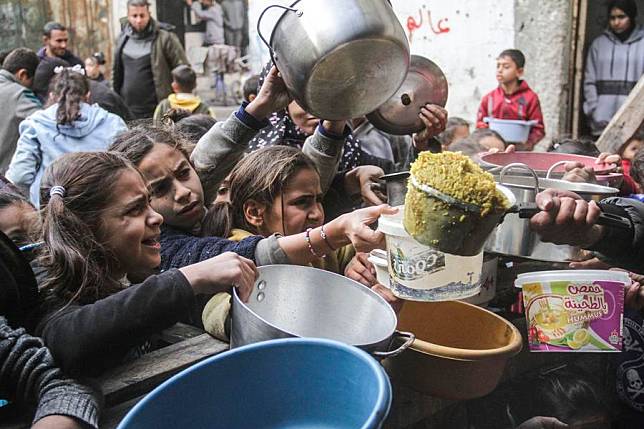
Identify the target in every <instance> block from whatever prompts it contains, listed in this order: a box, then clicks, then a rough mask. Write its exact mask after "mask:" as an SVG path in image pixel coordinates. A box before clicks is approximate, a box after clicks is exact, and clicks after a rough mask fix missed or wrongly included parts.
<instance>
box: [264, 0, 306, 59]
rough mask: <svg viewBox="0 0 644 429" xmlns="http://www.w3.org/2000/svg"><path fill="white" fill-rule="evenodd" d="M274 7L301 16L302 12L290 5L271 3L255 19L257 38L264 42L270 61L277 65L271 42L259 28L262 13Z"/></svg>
mask: <svg viewBox="0 0 644 429" xmlns="http://www.w3.org/2000/svg"><path fill="white" fill-rule="evenodd" d="M274 7H277V8H280V9H284V10H287V11H291V12H294V13H295V14H296V15H297V16H298V17H301V16H302V15H303V14H304V12H302V11H301V10H297V9H294V8H292V7H287V6H282V5H279V4H272V5H270V6H268V7H267V8H266V9H264V10H263V11H262V13H261V14H260V15H259V18H258V19H257V34H258V35H259V38H260V39H262V42H264V44H265V45H266V47H267V48H268V53H269V54H270V56H271V62H272V63H273V64H275V65H276V66H277V63H276V62H275V52H274V51H273V48H272V47H271V44H270V43H268V41H267V40H266V38H265V37H264V36H263V35H262V30H261V28H260V24H261V22H262V18H263V17H264V14H265V13H266V12H268V10H269V9H272V8H274Z"/></svg>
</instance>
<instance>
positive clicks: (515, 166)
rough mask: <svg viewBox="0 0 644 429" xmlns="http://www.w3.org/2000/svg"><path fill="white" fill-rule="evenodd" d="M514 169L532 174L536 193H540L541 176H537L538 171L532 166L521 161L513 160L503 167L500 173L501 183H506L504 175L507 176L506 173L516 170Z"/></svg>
mask: <svg viewBox="0 0 644 429" xmlns="http://www.w3.org/2000/svg"><path fill="white" fill-rule="evenodd" d="M514 169H519V170H525V171H527V172H528V173H530V174H531V175H532V177H533V178H534V194H535V195H536V194H538V193H539V176H537V173H536V172H535V171H534V170H533V169H532V168H530V167H528V166H527V165H525V164H523V163H521V162H513V163H511V164H508V165H506V166H505V167H503V169H501V173H500V174H499V185H505V183H503V176H505V173H507V172H508V171H510V170H514Z"/></svg>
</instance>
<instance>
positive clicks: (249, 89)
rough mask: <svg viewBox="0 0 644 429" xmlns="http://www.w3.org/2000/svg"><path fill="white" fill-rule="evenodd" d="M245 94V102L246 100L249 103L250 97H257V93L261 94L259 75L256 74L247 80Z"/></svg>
mask: <svg viewBox="0 0 644 429" xmlns="http://www.w3.org/2000/svg"><path fill="white" fill-rule="evenodd" d="M243 92H244V100H246V101H248V102H250V100H249V99H248V97H250V96H251V95H253V94H254V95H257V93H258V92H259V75H258V74H254V75H252V76H251V77H249V78H248V79H246V82H244V88H243Z"/></svg>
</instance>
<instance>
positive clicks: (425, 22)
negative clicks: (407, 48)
mask: <svg viewBox="0 0 644 429" xmlns="http://www.w3.org/2000/svg"><path fill="white" fill-rule="evenodd" d="M416 18H418V19H416ZM448 20H449V18H447V17H444V18H439V19H438V20H437V21H436V23H435V24H434V20H433V19H432V11H431V9H429V8H428V7H427V5H426V4H423V5H421V7H419V8H418V14H417V15H409V16H407V38H408V39H409V43H410V44H412V43H414V32H416V31H417V30H419V29H423V26H425V29H426V30H427V31H428V32H429V31H431V32H432V33H433V34H435V35H437V36H439V35H441V34H447V33H449V32H450V30H451V28H450V27H449V25H448Z"/></svg>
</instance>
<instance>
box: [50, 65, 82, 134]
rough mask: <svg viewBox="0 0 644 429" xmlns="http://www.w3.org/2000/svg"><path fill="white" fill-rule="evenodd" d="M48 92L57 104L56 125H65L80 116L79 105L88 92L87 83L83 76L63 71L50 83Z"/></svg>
mask: <svg viewBox="0 0 644 429" xmlns="http://www.w3.org/2000/svg"><path fill="white" fill-rule="evenodd" d="M50 92H51V94H52V96H53V100H52V101H55V102H56V103H58V110H57V111H56V123H57V125H67V124H71V123H72V122H74V121H75V120H76V119H78V118H79V116H80V109H81V107H80V104H81V102H82V101H83V97H85V96H86V95H87V93H88V92H89V82H88V79H87V78H86V77H85V75H83V74H81V73H78V72H76V71H73V70H69V69H64V70H63V71H61V72H60V73H58V74H57V75H56V76H54V79H53V80H52V81H51V88H50Z"/></svg>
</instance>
